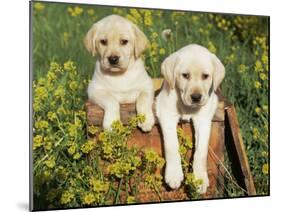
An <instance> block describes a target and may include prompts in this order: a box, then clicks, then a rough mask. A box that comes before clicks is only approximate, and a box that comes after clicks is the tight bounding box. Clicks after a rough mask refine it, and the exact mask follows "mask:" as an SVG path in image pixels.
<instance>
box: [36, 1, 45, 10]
mask: <svg viewBox="0 0 281 212" xmlns="http://www.w3.org/2000/svg"><path fill="white" fill-rule="evenodd" d="M44 8H45V5H44V4H42V3H40V2H36V3H35V4H34V9H35V10H36V11H42V10H44Z"/></svg>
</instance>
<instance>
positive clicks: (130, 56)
mask: <svg viewBox="0 0 281 212" xmlns="http://www.w3.org/2000/svg"><path fill="white" fill-rule="evenodd" d="M84 43H85V46H86V48H87V50H88V51H89V52H90V53H91V54H92V55H97V58H98V59H97V61H96V66H95V71H94V75H93V78H92V81H91V82H90V84H89V87H88V97H89V99H90V100H91V101H92V102H94V103H96V104H98V105H99V106H100V107H102V108H103V109H104V118H103V127H104V128H105V129H110V127H111V124H112V122H113V121H114V120H119V119H120V111H119V109H120V105H119V104H120V103H135V102H136V109H137V113H138V114H143V115H145V121H144V122H143V123H139V127H140V128H141V129H142V130H143V131H150V130H151V128H152V126H153V125H154V116H153V112H152V103H153V97H154V90H153V83H152V80H151V78H150V77H149V76H148V74H147V72H146V71H145V68H144V63H143V61H142V59H141V58H140V56H141V54H142V52H143V51H144V50H145V48H146V46H147V44H148V40H147V38H146V36H145V35H144V33H143V32H142V31H141V30H140V29H139V28H138V27H137V26H136V25H135V24H133V23H131V22H130V21H128V20H127V19H125V18H123V17H121V16H118V15H110V16H107V17H105V18H103V19H101V20H100V21H98V22H97V23H95V24H94V25H93V26H92V27H91V29H90V30H89V31H88V33H87V35H86V37H85V39H84Z"/></svg>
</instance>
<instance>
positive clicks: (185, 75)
mask: <svg viewBox="0 0 281 212" xmlns="http://www.w3.org/2000/svg"><path fill="white" fill-rule="evenodd" d="M182 76H183V78H185V79H190V74H189V73H183V74H182Z"/></svg>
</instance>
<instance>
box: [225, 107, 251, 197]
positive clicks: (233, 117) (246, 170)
mask: <svg viewBox="0 0 281 212" xmlns="http://www.w3.org/2000/svg"><path fill="white" fill-rule="evenodd" d="M226 115H227V122H228V123H227V124H228V125H229V127H230V134H231V136H230V137H231V138H228V141H227V142H233V144H234V147H235V148H234V149H233V150H232V151H236V153H237V154H236V155H237V157H238V163H239V166H240V168H241V171H242V175H243V180H244V184H245V187H246V190H247V193H248V194H247V195H249V196H252V195H256V189H255V185H254V180H253V177H252V174H251V170H250V166H249V163H248V158H247V154H246V151H245V148H244V143H243V139H242V135H241V132H240V127H239V122H238V119H237V113H236V110H235V107H234V105H232V104H228V105H227V106H226Z"/></svg>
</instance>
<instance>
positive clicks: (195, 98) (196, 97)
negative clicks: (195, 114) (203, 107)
mask: <svg viewBox="0 0 281 212" xmlns="http://www.w3.org/2000/svg"><path fill="white" fill-rule="evenodd" d="M190 96H191V99H192V102H194V103H198V102H200V100H201V97H202V95H201V94H200V93H194V94H191V95H190Z"/></svg>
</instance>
